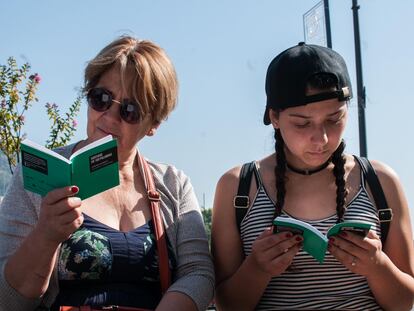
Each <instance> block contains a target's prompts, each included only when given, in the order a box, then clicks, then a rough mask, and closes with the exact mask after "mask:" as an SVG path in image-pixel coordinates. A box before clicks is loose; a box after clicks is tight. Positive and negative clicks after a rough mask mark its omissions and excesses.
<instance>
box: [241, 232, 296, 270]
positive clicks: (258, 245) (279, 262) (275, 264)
mask: <svg viewBox="0 0 414 311" xmlns="http://www.w3.org/2000/svg"><path fill="white" fill-rule="evenodd" d="M302 240H303V238H302V236H300V235H293V234H292V233H291V232H281V233H273V230H272V229H271V228H268V229H266V230H264V231H263V232H262V233H261V234H260V235H259V236H258V237H257V239H256V240H255V241H254V242H253V245H252V253H251V254H250V255H249V257H248V258H249V259H250V260H252V261H253V263H254V265H255V266H256V268H257V269H258V270H261V271H262V272H264V273H266V274H268V275H271V276H272V277H273V276H277V275H279V274H281V273H283V272H284V271H285V270H286V269H287V268H288V267H289V265H290V264H291V262H292V260H293V258H294V257H295V255H296V253H297V252H298V251H299V249H300V248H301V242H302Z"/></svg>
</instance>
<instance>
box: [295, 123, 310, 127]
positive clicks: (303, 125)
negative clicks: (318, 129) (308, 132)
mask: <svg viewBox="0 0 414 311" xmlns="http://www.w3.org/2000/svg"><path fill="white" fill-rule="evenodd" d="M293 125H294V126H295V127H297V128H300V129H303V128H307V127H308V126H309V125H310V122H306V123H300V124H298V123H294V124H293Z"/></svg>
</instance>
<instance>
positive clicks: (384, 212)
mask: <svg viewBox="0 0 414 311" xmlns="http://www.w3.org/2000/svg"><path fill="white" fill-rule="evenodd" d="M378 217H379V220H380V222H391V220H392V217H393V213H392V209H390V208H383V209H379V210H378Z"/></svg>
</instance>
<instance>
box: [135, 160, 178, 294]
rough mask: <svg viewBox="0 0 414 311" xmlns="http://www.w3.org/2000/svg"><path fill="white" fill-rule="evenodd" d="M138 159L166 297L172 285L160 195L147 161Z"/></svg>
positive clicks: (162, 290)
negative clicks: (149, 207) (145, 189)
mask: <svg viewBox="0 0 414 311" xmlns="http://www.w3.org/2000/svg"><path fill="white" fill-rule="evenodd" d="M138 159H139V161H140V163H141V167H142V171H143V173H144V181H145V183H146V188H147V194H148V199H149V201H150V203H151V214H152V219H153V222H154V228H155V238H156V240H157V250H158V265H159V268H160V282H161V292H162V294H163V295H164V294H165V293H166V291H167V289H168V287H170V284H171V271H170V268H169V264H168V251H167V241H166V238H165V230H164V224H163V221H162V219H161V215H160V194H159V193H158V191H157V189H156V188H155V183H154V179H153V176H152V173H151V170H150V168H149V165H148V163H147V161H146V160H145V159H144V158H143V157H142V156H141V155H140V154H138Z"/></svg>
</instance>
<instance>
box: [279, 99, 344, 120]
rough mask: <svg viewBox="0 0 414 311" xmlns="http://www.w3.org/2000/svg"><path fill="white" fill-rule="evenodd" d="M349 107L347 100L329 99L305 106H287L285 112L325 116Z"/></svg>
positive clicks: (288, 113)
mask: <svg viewBox="0 0 414 311" xmlns="http://www.w3.org/2000/svg"><path fill="white" fill-rule="evenodd" d="M346 109H347V104H346V102H340V101H338V100H337V99H335V98H334V99H329V100H324V101H321V102H316V103H311V104H307V105H303V106H297V107H292V108H287V109H285V110H284V111H283V112H286V115H293V116H295V115H304V116H325V115H328V116H329V115H331V114H335V113H338V112H341V111H344V110H346Z"/></svg>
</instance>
